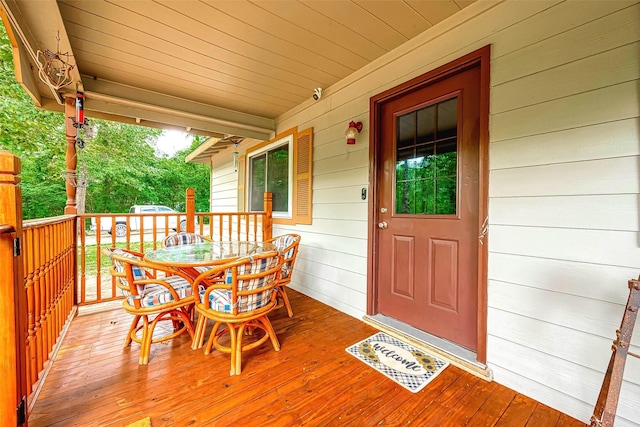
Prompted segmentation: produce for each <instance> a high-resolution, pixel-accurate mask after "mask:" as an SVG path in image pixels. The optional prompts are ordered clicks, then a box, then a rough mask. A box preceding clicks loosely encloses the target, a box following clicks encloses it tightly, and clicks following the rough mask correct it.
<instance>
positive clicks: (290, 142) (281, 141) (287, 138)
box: [245, 132, 295, 219]
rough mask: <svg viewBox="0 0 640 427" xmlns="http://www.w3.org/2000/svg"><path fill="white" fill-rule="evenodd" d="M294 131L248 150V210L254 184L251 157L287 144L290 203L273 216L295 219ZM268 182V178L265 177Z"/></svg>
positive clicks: (288, 196)
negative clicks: (252, 181)
mask: <svg viewBox="0 0 640 427" xmlns="http://www.w3.org/2000/svg"><path fill="white" fill-rule="evenodd" d="M294 140H295V139H294V133H293V132H292V133H288V134H287V135H283V136H279V138H278V139H275V140H273V141H272V142H271V141H270V142H269V143H267V144H265V145H262V146H259V147H256V149H255V150H253V151H250V152H249V151H248V152H247V160H246V176H245V183H246V184H245V188H246V190H248V191H246V203H247V208H248V211H249V212H251V196H252V194H251V192H252V190H253V186H252V185H251V167H252V163H251V159H252V158H253V157H256V156H260V155H262V154H264V153H267V152H268V151H271V150H273V149H275V148H278V147H282V146H285V145H287V146H288V150H289V151H288V152H289V155H288V159H287V163H288V164H287V169H288V170H287V175H288V185H287V199H288V203H287V209H288V210H287V211H275V210H274V211H273V212H272V215H273V218H274V219H275V218H278V219H293V204H294V200H293V186H294V184H295V181H294V173H293V172H294V171H293V168H294V163H293V157H294ZM265 182H266V179H265Z"/></svg>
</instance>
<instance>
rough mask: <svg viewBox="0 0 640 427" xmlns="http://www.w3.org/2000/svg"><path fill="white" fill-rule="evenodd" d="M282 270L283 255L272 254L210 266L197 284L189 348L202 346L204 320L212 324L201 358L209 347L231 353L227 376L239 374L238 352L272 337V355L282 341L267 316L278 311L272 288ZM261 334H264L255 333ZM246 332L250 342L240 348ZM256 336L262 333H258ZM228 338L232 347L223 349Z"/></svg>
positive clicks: (274, 252) (239, 353)
mask: <svg viewBox="0 0 640 427" xmlns="http://www.w3.org/2000/svg"><path fill="white" fill-rule="evenodd" d="M281 269H282V256H280V255H279V254H278V252H276V251H272V252H265V253H262V254H258V255H254V256H251V257H244V258H240V259H238V260H236V261H233V262H230V263H227V264H223V265H220V266H217V267H215V268H212V269H211V270H209V271H207V272H205V273H203V274H201V275H200V276H199V277H198V278H197V279H196V280H195V281H194V287H196V289H198V298H197V301H196V311H197V312H198V315H199V316H198V322H197V323H196V330H195V334H194V339H193V346H192V348H194V349H196V348H200V347H202V345H203V342H204V335H205V329H206V324H207V319H211V320H213V321H214V322H215V324H214V326H213V330H212V331H211V335H210V336H209V341H208V343H207V346H206V348H205V354H209V353H210V352H211V350H212V348H214V347H215V348H216V349H217V350H219V351H221V352H223V353H229V354H230V355H231V370H230V375H239V374H240V372H241V365H242V352H243V351H246V350H250V349H253V348H256V347H258V346H260V345H262V344H263V343H264V342H266V341H267V340H269V339H271V343H272V344H273V348H274V349H275V351H280V343H279V342H278V338H277V337H276V334H275V331H274V330H273V327H272V326H271V322H270V321H269V318H268V317H267V314H268V313H269V312H270V311H272V310H273V309H275V307H276V302H277V300H276V286H277V284H278V280H279V278H280V272H281ZM256 330H258V331H262V333H263V335H262V336H260V337H256V336H254V335H253V334H254V333H255V332H256ZM245 332H246V333H247V335H248V336H251V338H252V342H250V343H247V344H243V342H242V340H243V338H244V337H245ZM258 333H260V332H258ZM225 334H229V339H230V344H229V345H228V346H227V345H223V344H221V342H220V339H221V337H222V336H224V335H225Z"/></svg>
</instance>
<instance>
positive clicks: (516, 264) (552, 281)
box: [489, 252, 638, 323]
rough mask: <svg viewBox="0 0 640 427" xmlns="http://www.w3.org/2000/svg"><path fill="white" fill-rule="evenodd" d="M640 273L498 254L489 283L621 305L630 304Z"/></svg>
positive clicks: (493, 255)
mask: <svg viewBox="0 0 640 427" xmlns="http://www.w3.org/2000/svg"><path fill="white" fill-rule="evenodd" d="M637 274H638V269H637V268H630V267H617V266H611V265H603V264H590V263H585V262H578V261H567V260H562V259H553V258H535V257H530V256H526V255H525V256H522V255H514V254H503V253H495V252H493V253H491V255H490V256H489V281H490V283H491V282H494V284H495V286H497V287H498V288H499V287H500V286H503V284H505V285H504V286H507V285H506V284H507V283H509V284H514V285H521V286H524V287H528V288H539V289H542V290H547V291H552V292H558V293H561V294H570V295H575V296H579V297H584V298H590V299H595V300H601V301H606V302H610V303H612V304H618V305H622V304H625V303H626V300H627V296H628V295H629V289H628V288H627V281H628V280H629V279H631V278H634V277H637ZM492 302H493V301H492ZM492 306H493V304H492ZM621 319H622V316H620V319H617V321H618V322H619V321H620V320H621ZM612 321H613V322H614V323H615V322H616V318H614V319H613V320H612Z"/></svg>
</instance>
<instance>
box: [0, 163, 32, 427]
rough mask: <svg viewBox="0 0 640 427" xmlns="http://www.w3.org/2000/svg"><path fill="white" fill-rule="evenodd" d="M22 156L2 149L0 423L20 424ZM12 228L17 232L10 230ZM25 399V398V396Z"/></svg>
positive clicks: (23, 389)
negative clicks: (3, 230) (0, 397)
mask: <svg viewBox="0 0 640 427" xmlns="http://www.w3.org/2000/svg"><path fill="white" fill-rule="evenodd" d="M19 173H20V159H19V158H17V157H16V156H14V155H13V154H11V153H9V152H8V151H0V227H4V228H5V233H2V234H3V235H2V236H0V378H2V380H0V396H3V398H2V399H0V424H1V425H19V424H18V416H17V414H16V408H18V407H21V406H20V402H23V404H24V408H25V409H24V412H23V413H24V415H25V416H26V396H27V394H28V393H27V364H26V356H25V355H26V351H27V349H26V348H25V346H26V343H27V339H26V337H27V314H26V313H27V302H26V297H27V296H26V293H25V292H24V284H23V265H22V247H23V246H22V192H21V189H20V187H19V186H18V183H19V182H20V178H18V174H19ZM10 230H13V231H14V232H10ZM23 399H24V400H23Z"/></svg>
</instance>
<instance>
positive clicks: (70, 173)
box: [64, 98, 78, 214]
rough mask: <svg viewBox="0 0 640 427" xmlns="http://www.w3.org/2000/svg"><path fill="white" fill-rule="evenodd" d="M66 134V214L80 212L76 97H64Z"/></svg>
mask: <svg viewBox="0 0 640 427" xmlns="http://www.w3.org/2000/svg"><path fill="white" fill-rule="evenodd" d="M64 117H65V120H64V121H65V134H66V136H67V154H66V157H65V161H66V164H67V174H66V183H65V185H66V189H67V204H66V206H65V207H64V213H65V214H75V213H78V209H77V205H76V166H77V164H78V158H77V156H76V135H77V134H78V129H76V128H75V127H74V126H73V119H75V117H76V101H75V98H65V99H64Z"/></svg>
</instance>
